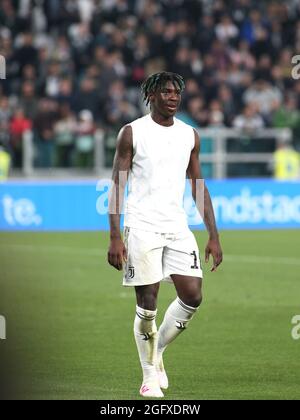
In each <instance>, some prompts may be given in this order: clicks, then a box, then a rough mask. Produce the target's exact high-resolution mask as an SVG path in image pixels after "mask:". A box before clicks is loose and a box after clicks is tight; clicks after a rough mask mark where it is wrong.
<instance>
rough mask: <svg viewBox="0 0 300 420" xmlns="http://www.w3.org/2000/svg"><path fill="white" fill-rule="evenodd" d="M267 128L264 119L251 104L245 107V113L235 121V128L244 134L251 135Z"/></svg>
mask: <svg viewBox="0 0 300 420" xmlns="http://www.w3.org/2000/svg"><path fill="white" fill-rule="evenodd" d="M264 126H265V123H264V120H263V118H262V117H261V116H260V115H259V113H258V112H257V107H256V106H255V105H254V104H252V103H250V104H248V105H246V106H245V108H244V110H243V113H242V114H240V115H237V116H236V117H235V119H234V120H233V127H234V128H238V129H239V130H241V131H243V132H244V133H247V134H251V133H253V132H255V131H257V130H259V129H261V128H263V127H264Z"/></svg>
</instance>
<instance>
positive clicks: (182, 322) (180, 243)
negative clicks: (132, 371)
mask: <svg viewBox="0 0 300 420" xmlns="http://www.w3.org/2000/svg"><path fill="white" fill-rule="evenodd" d="M164 275H165V276H167V275H169V276H170V277H171V279H172V281H173V283H174V285H175V288H176V291H177V297H176V299H175V300H174V301H173V302H172V303H171V305H170V306H169V307H168V309H167V311H166V313H165V316H164V320H163V322H162V324H161V326H160V328H159V332H158V336H159V337H158V351H157V360H158V366H157V371H158V375H159V380H160V385H161V387H162V388H163V389H165V388H167V387H168V378H167V375H166V373H165V369H164V365H163V358H162V355H163V352H164V351H165V349H166V348H167V346H168V345H169V344H170V343H171V342H172V341H173V340H175V339H176V338H177V337H178V336H179V335H180V334H181V333H182V332H183V331H184V330H185V329H186V328H187V326H188V324H189V322H190V320H191V319H192V318H193V316H194V314H195V313H196V312H197V309H198V307H199V305H200V304H201V301H202V269H201V263H200V257H199V250H198V246H197V243H196V240H195V237H194V235H193V234H192V232H190V231H188V232H186V234H184V235H180V237H179V238H177V239H176V240H174V241H172V242H171V243H170V245H168V247H167V248H166V249H165V252H164Z"/></svg>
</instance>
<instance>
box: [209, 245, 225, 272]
mask: <svg viewBox="0 0 300 420" xmlns="http://www.w3.org/2000/svg"><path fill="white" fill-rule="evenodd" d="M210 254H211V255H212V257H213V263H214V264H213V266H212V268H211V270H210V271H216V270H217V267H218V266H219V265H220V264H221V262H222V261H223V252H222V248H221V245H220V242H219V239H209V241H208V243H207V245H206V248H205V262H206V263H208V261H209V256H210Z"/></svg>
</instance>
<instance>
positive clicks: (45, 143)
mask: <svg viewBox="0 0 300 420" xmlns="http://www.w3.org/2000/svg"><path fill="white" fill-rule="evenodd" d="M57 117H58V116H57V103H56V102H54V101H52V100H49V99H47V98H43V99H41V100H40V102H39V111H38V113H37V115H36V117H35V119H34V122H33V128H34V131H35V139H36V145H37V150H38V156H37V164H38V166H39V167H42V168H50V167H51V166H53V164H54V152H55V136H54V126H55V122H56V120H57Z"/></svg>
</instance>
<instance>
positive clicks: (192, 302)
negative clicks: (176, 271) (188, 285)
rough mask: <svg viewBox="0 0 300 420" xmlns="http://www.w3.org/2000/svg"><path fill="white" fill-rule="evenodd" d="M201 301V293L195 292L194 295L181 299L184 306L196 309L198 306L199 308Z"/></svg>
mask: <svg viewBox="0 0 300 420" xmlns="http://www.w3.org/2000/svg"><path fill="white" fill-rule="evenodd" d="M202 299H203V297H202V292H201V291H197V292H196V293H193V294H190V295H187V296H185V297H184V298H183V299H182V301H183V302H184V303H185V304H186V305H188V306H191V307H192V308H198V306H200V305H201V303H202Z"/></svg>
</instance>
